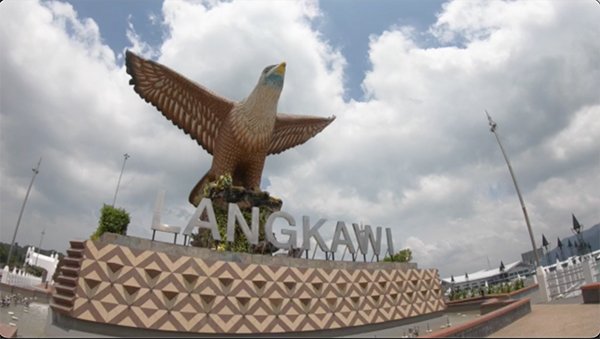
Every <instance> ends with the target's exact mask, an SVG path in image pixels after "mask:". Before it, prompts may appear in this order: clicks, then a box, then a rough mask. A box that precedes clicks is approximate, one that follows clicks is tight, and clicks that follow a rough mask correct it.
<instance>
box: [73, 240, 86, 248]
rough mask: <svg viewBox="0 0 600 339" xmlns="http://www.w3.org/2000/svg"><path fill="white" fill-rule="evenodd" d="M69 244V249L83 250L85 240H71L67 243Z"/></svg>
mask: <svg viewBox="0 0 600 339" xmlns="http://www.w3.org/2000/svg"><path fill="white" fill-rule="evenodd" d="M69 243H70V244H71V248H74V249H84V248H85V246H84V243H85V240H71V241H69Z"/></svg>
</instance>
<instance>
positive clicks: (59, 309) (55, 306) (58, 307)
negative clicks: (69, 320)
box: [50, 301, 72, 314]
mask: <svg viewBox="0 0 600 339" xmlns="http://www.w3.org/2000/svg"><path fill="white" fill-rule="evenodd" d="M50 307H52V309H53V310H54V311H57V312H60V313H63V314H69V313H71V310H72V307H67V306H64V305H60V304H56V303H54V302H52V301H51V302H50Z"/></svg>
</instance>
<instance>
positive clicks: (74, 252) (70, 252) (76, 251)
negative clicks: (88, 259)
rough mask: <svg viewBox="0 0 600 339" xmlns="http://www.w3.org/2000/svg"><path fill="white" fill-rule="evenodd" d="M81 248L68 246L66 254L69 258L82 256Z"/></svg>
mask: <svg viewBox="0 0 600 339" xmlns="http://www.w3.org/2000/svg"><path fill="white" fill-rule="evenodd" d="M83 251H84V249H83V248H69V249H67V256H68V257H71V258H83Z"/></svg>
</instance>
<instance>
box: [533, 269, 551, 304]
mask: <svg viewBox="0 0 600 339" xmlns="http://www.w3.org/2000/svg"><path fill="white" fill-rule="evenodd" d="M535 275H536V277H537V281H538V294H539V297H540V298H539V299H540V300H541V301H543V302H548V301H550V293H549V291H548V283H547V282H546V272H545V271H544V268H543V267H542V266H538V267H537V268H536V269H535Z"/></svg>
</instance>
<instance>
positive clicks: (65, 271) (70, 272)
mask: <svg viewBox="0 0 600 339" xmlns="http://www.w3.org/2000/svg"><path fill="white" fill-rule="evenodd" d="M60 273H62V275H66V276H69V277H77V276H79V267H70V266H64V265H63V266H62V267H61V268H60Z"/></svg>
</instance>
